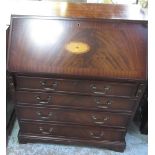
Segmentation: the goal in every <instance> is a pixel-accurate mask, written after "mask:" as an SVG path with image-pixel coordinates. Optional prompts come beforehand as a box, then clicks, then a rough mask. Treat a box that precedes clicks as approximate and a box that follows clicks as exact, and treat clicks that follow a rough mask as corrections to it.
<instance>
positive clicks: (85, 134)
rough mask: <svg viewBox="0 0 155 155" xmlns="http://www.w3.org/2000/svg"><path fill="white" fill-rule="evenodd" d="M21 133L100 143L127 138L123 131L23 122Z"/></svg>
mask: <svg viewBox="0 0 155 155" xmlns="http://www.w3.org/2000/svg"><path fill="white" fill-rule="evenodd" d="M20 132H21V133H23V134H32V135H33V136H35V135H41V136H44V137H45V136H49V137H61V138H75V139H93V140H99V141H101V140H109V141H121V140H124V136H125V130H123V129H113V128H103V127H91V126H77V125H74V126H73V125H61V124H49V123H36V122H33V123H31V122H23V121H22V123H20Z"/></svg>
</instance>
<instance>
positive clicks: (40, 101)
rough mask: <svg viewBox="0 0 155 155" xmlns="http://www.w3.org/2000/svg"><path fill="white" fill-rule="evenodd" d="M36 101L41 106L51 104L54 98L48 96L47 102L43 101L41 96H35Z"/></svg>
mask: <svg viewBox="0 0 155 155" xmlns="http://www.w3.org/2000/svg"><path fill="white" fill-rule="evenodd" d="M35 98H36V100H37V101H38V102H39V103H40V104H49V102H50V101H51V99H52V97H51V96H48V97H47V100H42V99H41V97H40V96H35Z"/></svg>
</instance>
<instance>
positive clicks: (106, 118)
mask: <svg viewBox="0 0 155 155" xmlns="http://www.w3.org/2000/svg"><path fill="white" fill-rule="evenodd" d="M91 117H92V119H93V120H94V123H95V124H100V125H102V124H105V122H106V121H108V120H109V119H110V118H109V117H108V116H106V117H105V118H104V119H103V121H97V120H98V118H97V117H96V116H95V115H91Z"/></svg>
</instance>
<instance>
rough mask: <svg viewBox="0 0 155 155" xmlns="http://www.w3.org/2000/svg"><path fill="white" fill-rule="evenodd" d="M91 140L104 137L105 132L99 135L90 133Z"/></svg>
mask: <svg viewBox="0 0 155 155" xmlns="http://www.w3.org/2000/svg"><path fill="white" fill-rule="evenodd" d="M89 134H90V136H91V138H95V139H100V138H102V137H103V136H104V132H103V131H102V132H101V133H100V134H99V135H97V134H95V133H93V132H92V131H90V132H89Z"/></svg>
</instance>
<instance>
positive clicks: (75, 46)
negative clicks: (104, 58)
mask: <svg viewBox="0 0 155 155" xmlns="http://www.w3.org/2000/svg"><path fill="white" fill-rule="evenodd" d="M65 49H66V50H67V51H69V52H71V53H74V54H82V53H86V52H88V51H89V50H90V46H89V45H88V44H86V43H83V42H70V43H68V44H67V45H66V46H65Z"/></svg>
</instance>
